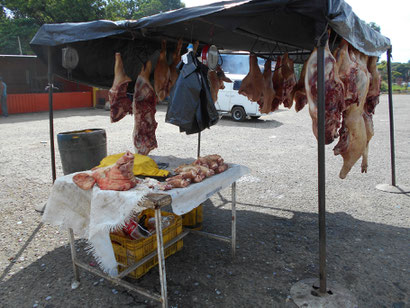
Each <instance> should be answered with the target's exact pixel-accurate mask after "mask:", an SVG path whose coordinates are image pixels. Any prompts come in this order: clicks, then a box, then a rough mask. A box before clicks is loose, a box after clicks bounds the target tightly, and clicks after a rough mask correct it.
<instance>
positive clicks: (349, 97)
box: [334, 39, 359, 112]
mask: <svg viewBox="0 0 410 308" xmlns="http://www.w3.org/2000/svg"><path fill="white" fill-rule="evenodd" d="M334 54H335V58H336V66H337V68H338V72H339V78H340V80H341V81H342V82H343V85H344V89H345V94H344V97H345V103H344V105H341V106H339V107H340V111H341V112H343V111H344V110H346V108H347V107H348V106H349V105H350V104H353V103H354V102H356V103H357V96H358V90H357V83H356V76H357V73H358V69H359V68H358V64H357V62H355V61H353V60H352V58H351V56H350V54H349V43H348V42H347V41H346V40H344V39H342V41H341V43H340V45H339V47H338V48H337V50H336V51H335V52H334Z"/></svg>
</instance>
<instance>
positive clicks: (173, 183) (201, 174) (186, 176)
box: [161, 154, 228, 190]
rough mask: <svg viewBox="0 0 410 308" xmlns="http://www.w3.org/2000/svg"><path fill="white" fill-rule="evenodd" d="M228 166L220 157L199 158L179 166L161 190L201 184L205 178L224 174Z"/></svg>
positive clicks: (215, 155)
mask: <svg viewBox="0 0 410 308" xmlns="http://www.w3.org/2000/svg"><path fill="white" fill-rule="evenodd" d="M227 169H228V165H227V164H225V163H224V160H223V158H222V157H221V156H220V155H217V154H213V155H207V156H204V157H199V158H198V159H197V160H195V161H194V162H193V163H192V164H189V165H181V166H179V167H178V168H176V169H175V170H174V171H175V173H177V175H175V176H173V177H170V178H167V179H166V184H165V185H164V186H163V187H162V188H161V189H163V190H169V189H172V188H183V187H187V186H188V185H189V184H191V183H199V182H202V181H203V180H204V179H205V178H208V177H210V176H213V175H214V174H218V173H221V172H224V171H225V170H227Z"/></svg>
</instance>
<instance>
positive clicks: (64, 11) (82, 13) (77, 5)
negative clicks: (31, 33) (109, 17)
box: [0, 0, 104, 25]
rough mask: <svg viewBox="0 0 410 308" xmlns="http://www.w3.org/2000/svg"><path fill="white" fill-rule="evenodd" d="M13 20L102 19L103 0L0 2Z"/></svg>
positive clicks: (16, 0) (50, 21)
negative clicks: (9, 12)
mask: <svg viewBox="0 0 410 308" xmlns="http://www.w3.org/2000/svg"><path fill="white" fill-rule="evenodd" d="M0 1H1V3H2V4H3V5H4V6H5V7H6V8H7V9H9V10H10V11H11V13H12V15H13V17H14V18H32V19H34V20H35V21H36V23H37V24H38V25H42V24H44V23H59V22H69V21H72V22H76V21H90V20H95V19H101V18H103V17H104V0H30V1H24V0H0Z"/></svg>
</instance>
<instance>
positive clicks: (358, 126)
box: [333, 46, 373, 179]
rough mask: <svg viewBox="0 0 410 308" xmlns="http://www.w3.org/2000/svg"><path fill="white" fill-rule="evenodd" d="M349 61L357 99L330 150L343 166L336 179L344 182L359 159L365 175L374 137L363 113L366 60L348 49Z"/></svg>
mask: <svg viewBox="0 0 410 308" xmlns="http://www.w3.org/2000/svg"><path fill="white" fill-rule="evenodd" d="M349 56H350V58H351V59H352V60H353V61H354V62H355V63H356V64H357V67H358V70H357V73H356V75H355V76H354V82H355V84H356V87H357V99H356V100H354V101H353V102H352V103H351V104H349V106H347V109H346V110H345V111H344V113H343V125H342V129H341V130H340V139H339V142H338V144H337V145H336V146H335V148H334V149H333V151H334V154H335V155H339V154H340V155H341V156H342V157H343V167H342V169H341V170H340V173H339V177H340V178H342V179H344V178H346V176H347V174H348V173H349V171H350V170H351V168H352V167H353V165H354V164H355V163H356V162H357V161H358V160H359V158H360V157H362V166H361V169H362V172H367V164H368V162H367V158H368V145H369V141H370V139H371V138H372V137H373V123H372V122H371V118H369V117H367V116H366V114H365V112H364V107H365V103H366V97H367V93H368V91H369V84H370V73H369V71H368V70H367V60H368V57H367V56H366V55H364V54H361V53H360V52H359V51H357V50H355V49H353V48H352V47H351V46H350V48H349Z"/></svg>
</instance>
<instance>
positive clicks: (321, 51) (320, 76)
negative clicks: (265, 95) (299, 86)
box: [317, 44, 326, 293]
mask: <svg viewBox="0 0 410 308" xmlns="http://www.w3.org/2000/svg"><path fill="white" fill-rule="evenodd" d="M322 45H323V44H320V46H319V47H318V49H317V92H318V112H317V114H318V124H317V125H318V181H319V187H318V198H319V279H320V288H319V291H320V292H321V293H326V203H325V198H326V190H325V189H326V188H325V47H324V46H322Z"/></svg>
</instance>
